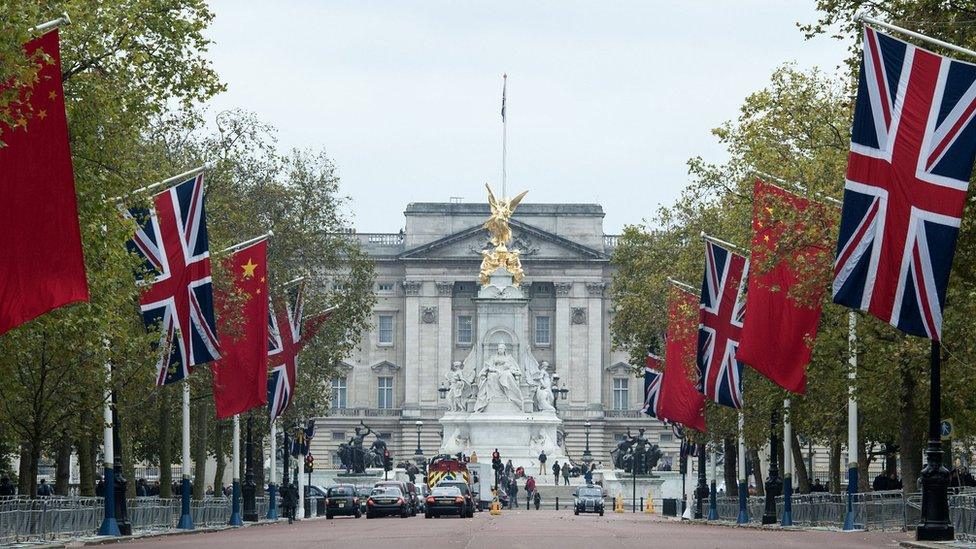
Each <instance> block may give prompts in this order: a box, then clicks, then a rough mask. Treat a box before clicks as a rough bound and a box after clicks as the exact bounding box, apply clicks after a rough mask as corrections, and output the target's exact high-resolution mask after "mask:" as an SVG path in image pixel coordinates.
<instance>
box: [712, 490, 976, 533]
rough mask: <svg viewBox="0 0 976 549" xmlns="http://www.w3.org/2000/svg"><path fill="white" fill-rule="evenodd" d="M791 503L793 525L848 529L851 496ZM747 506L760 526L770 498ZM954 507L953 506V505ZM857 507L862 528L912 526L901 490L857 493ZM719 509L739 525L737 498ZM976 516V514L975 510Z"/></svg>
mask: <svg viewBox="0 0 976 549" xmlns="http://www.w3.org/2000/svg"><path fill="white" fill-rule="evenodd" d="M791 502H792V506H793V524H795V525H797V526H831V527H835V528H843V526H844V518H845V516H846V515H847V494H829V493H816V494H794V495H793V497H792V498H791ZM974 503H976V502H974ZM746 505H747V507H748V512H749V523H750V524H753V523H760V522H761V521H762V516H763V513H764V512H765V510H766V498H765V497H762V496H750V497H749V498H748V500H747V503H746ZM950 505H952V504H951V503H950ZM974 507H976V505H974ZM853 508H854V522H855V524H856V525H857V526H858V528H864V529H869V530H875V529H878V530H880V529H905V528H906V524H911V523H909V522H907V521H908V518H907V515H906V509H907V508H908V504H907V503H906V499H905V498H904V497H903V496H902V493H901V491H898V490H895V491H890V492H865V493H860V494H855V495H854V501H853ZM715 510H716V511H717V512H718V516H719V520H726V521H731V522H735V521H736V520H737V519H738V516H739V499H738V498H734V497H720V498H717V499H716V506H715ZM782 514H783V497H782V496H779V497H777V498H776V516H777V518H781V517H782ZM974 515H976V511H974ZM960 520H962V519H960ZM916 522H917V521H916ZM974 528H976V527H974ZM974 531H976V530H974Z"/></svg>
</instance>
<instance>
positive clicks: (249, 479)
mask: <svg viewBox="0 0 976 549" xmlns="http://www.w3.org/2000/svg"><path fill="white" fill-rule="evenodd" d="M253 427H254V416H253V415H252V414H248V415H247V439H246V442H245V443H244V452H246V453H245V454H244V489H243V490H242V491H243V492H244V520H245V521H247V522H257V521H258V510H257V506H256V505H255V502H254V492H255V486H254V464H253V461H254V440H253V438H252V430H253Z"/></svg>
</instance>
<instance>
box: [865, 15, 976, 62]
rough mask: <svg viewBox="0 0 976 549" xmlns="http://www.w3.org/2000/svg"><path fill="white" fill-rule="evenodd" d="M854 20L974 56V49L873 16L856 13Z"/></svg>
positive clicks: (975, 52)
mask: <svg viewBox="0 0 976 549" xmlns="http://www.w3.org/2000/svg"><path fill="white" fill-rule="evenodd" d="M854 20H855V21H861V22H863V23H865V24H869V25H877V26H879V27H883V28H886V29H888V30H892V31H895V32H900V33H902V34H905V35H908V36H911V37H912V38H917V39H919V40H922V41H924V42H928V43H929V44H934V45H936V46H940V47H943V48H946V49H948V50H952V51H955V52H958V53H964V54H966V55H970V56H973V57H976V51H973V50H970V49H967V48H964V47H962V46H957V45H955V44H950V43H949V42H944V41H942V40H939V39H938V38H932V37H931V36H925V35H924V34H922V33H919V32H915V31H910V30H908V29H905V28H902V27H898V26H895V25H892V24H891V23H885V22H884V21H879V20H877V19H875V18H873V17H869V16H867V15H864V14H863V13H859V14H857V15H856V16H855V17H854Z"/></svg>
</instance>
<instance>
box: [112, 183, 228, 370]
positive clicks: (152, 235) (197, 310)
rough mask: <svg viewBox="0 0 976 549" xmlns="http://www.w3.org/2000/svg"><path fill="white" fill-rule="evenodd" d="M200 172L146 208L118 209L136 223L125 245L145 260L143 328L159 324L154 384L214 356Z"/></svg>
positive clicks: (216, 348)
mask: <svg viewBox="0 0 976 549" xmlns="http://www.w3.org/2000/svg"><path fill="white" fill-rule="evenodd" d="M203 190H204V186H203V174H200V175H197V176H196V177H194V178H192V179H189V180H187V181H184V182H183V183H180V184H179V185H176V186H174V187H170V188H169V189H167V190H165V191H163V192H161V193H159V194H157V195H156V196H155V197H154V198H153V207H152V208H150V209H148V210H147V209H141V208H132V209H128V210H123V214H125V215H126V216H127V217H130V218H133V219H135V220H136V223H137V224H138V229H137V230H136V233H135V235H134V236H133V237H132V239H131V240H129V241H128V242H127V243H126V247H127V248H128V249H129V250H130V251H131V252H133V253H136V254H138V255H139V256H140V257H141V258H142V259H143V261H144V263H145V271H144V272H145V273H147V274H148V276H147V277H146V278H143V277H142V276H141V275H137V276H136V279H137V280H136V282H137V283H138V284H140V285H144V286H145V289H144V290H143V292H142V295H141V296H140V297H139V304H140V306H141V307H140V308H141V311H142V319H143V321H144V322H145V324H146V326H147V327H150V328H151V327H154V326H157V325H158V326H159V327H160V329H161V331H162V334H161V336H160V340H159V347H160V349H161V354H160V358H159V363H158V364H157V373H156V385H159V386H162V385H167V384H170V383H175V382H178V381H181V380H183V379H186V377H187V376H188V375H190V372H191V368H192V367H193V366H197V365H199V364H204V363H206V362H210V361H213V360H217V359H218V358H220V351H219V343H218V339H217V329H216V324H215V323H214V310H213V288H212V286H211V282H210V243H209V239H208V238H207V214H206V209H205V208H204V192H203Z"/></svg>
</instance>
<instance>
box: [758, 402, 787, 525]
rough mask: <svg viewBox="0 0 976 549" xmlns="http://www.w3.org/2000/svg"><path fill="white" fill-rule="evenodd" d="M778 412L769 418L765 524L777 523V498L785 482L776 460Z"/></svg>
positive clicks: (774, 411) (763, 519)
mask: <svg viewBox="0 0 976 549" xmlns="http://www.w3.org/2000/svg"><path fill="white" fill-rule="evenodd" d="M776 419H777V414H776V410H773V412H772V414H771V415H770V417H769V475H768V477H767V479H766V490H765V491H766V507H765V510H764V512H763V517H762V523H763V524H775V523H776V496H778V495H780V491H781V490H782V489H783V481H781V480H780V479H779V461H778V460H777V459H776V448H777V447H778V446H779V441H778V439H777V437H776Z"/></svg>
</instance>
